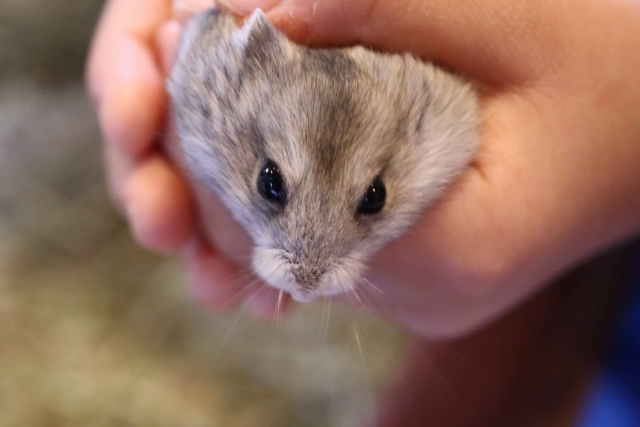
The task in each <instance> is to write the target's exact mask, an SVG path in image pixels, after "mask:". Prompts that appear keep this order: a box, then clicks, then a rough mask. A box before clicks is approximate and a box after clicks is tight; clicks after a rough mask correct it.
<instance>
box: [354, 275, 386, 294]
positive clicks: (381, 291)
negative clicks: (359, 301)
mask: <svg viewBox="0 0 640 427" xmlns="http://www.w3.org/2000/svg"><path fill="white" fill-rule="evenodd" d="M360 278H361V279H362V280H364V282H365V284H367V285H369V286H370V287H372V288H373V289H375V290H376V291H378V292H379V293H380V294H381V295H384V291H383V290H382V289H380V288H379V287H377V286H376V285H374V284H373V283H371V281H369V279H367V278H366V277H364V276H360Z"/></svg>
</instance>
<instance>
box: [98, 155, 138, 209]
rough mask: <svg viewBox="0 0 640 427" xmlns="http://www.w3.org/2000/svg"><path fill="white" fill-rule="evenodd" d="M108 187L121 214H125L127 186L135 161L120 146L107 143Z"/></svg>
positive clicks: (105, 156) (105, 157)
mask: <svg viewBox="0 0 640 427" xmlns="http://www.w3.org/2000/svg"><path fill="white" fill-rule="evenodd" d="M104 159H105V164H106V174H107V188H108V190H109V195H110V196H111V200H112V201H113V203H114V205H115V206H116V208H118V210H119V211H120V213H121V214H125V191H124V189H125V187H126V183H127V181H128V179H129V177H130V176H131V174H132V173H133V171H134V168H135V161H134V160H133V158H132V157H131V156H128V155H126V154H124V153H123V152H122V151H121V150H120V149H119V147H117V146H115V145H112V144H106V145H105V147H104Z"/></svg>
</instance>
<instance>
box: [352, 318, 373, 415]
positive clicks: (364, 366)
mask: <svg viewBox="0 0 640 427" xmlns="http://www.w3.org/2000/svg"><path fill="white" fill-rule="evenodd" d="M351 323H352V325H353V332H354V335H355V337H356V343H357V344H358V351H359V352H360V361H361V362H362V370H363V372H364V377H365V381H366V384H367V389H368V390H369V397H370V400H371V401H370V404H371V410H372V413H375V411H376V402H375V396H374V393H373V385H372V384H371V375H370V374H369V370H368V369H367V362H366V359H365V357H364V349H363V347H362V338H361V334H360V328H359V327H358V324H357V322H356V321H355V320H353V317H352V319H351Z"/></svg>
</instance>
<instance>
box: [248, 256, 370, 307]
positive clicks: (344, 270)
mask: <svg viewBox="0 0 640 427" xmlns="http://www.w3.org/2000/svg"><path fill="white" fill-rule="evenodd" d="M252 264H253V269H254V271H255V272H256V274H257V275H258V276H259V277H261V278H262V279H263V280H264V281H265V282H266V283H267V284H268V285H270V286H271V287H273V288H276V289H281V290H284V291H286V292H288V293H289V294H291V297H292V298H293V299H294V300H295V301H298V302H311V301H313V300H315V299H317V298H319V297H331V296H336V295H341V294H346V293H350V292H355V285H356V283H355V281H356V280H357V279H356V278H358V277H361V271H362V268H363V264H362V262H361V261H360V260H359V259H357V258H355V257H346V258H344V259H343V260H342V262H340V263H338V264H337V265H336V266H334V267H333V268H331V269H330V270H329V271H322V270H320V269H318V268H309V267H307V268H306V269H305V272H306V273H305V274H306V275H305V274H301V273H300V272H296V268H297V267H299V266H298V265H296V264H293V263H291V261H290V260H289V255H288V254H287V253H286V252H285V251H283V250H281V249H273V248H265V247H259V246H258V247H256V248H255V249H254V253H253V260H252ZM307 273H308V274H307ZM300 279H302V280H300Z"/></svg>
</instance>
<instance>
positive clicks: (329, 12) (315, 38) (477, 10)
mask: <svg viewBox="0 0 640 427" xmlns="http://www.w3.org/2000/svg"><path fill="white" fill-rule="evenodd" d="M219 2H220V3H223V4H224V5H225V6H226V7H228V8H229V9H231V10H233V11H234V12H237V13H240V14H247V13H249V12H250V11H252V10H253V9H254V8H256V7H261V8H263V9H265V10H270V13H269V17H270V19H271V20H272V21H273V22H274V23H275V24H276V25H278V26H279V27H281V28H283V29H284V30H285V31H286V32H287V33H288V34H289V36H291V37H292V38H294V39H296V40H298V41H302V42H305V43H310V44H320V45H344V44H352V43H360V44H364V45H370V46H373V47H375V48H378V49H381V50H388V51H409V52H413V53H416V54H418V55H419V56H421V57H423V58H426V59H430V60H433V61H436V62H438V63H441V64H444V65H446V66H449V67H451V68H453V69H455V70H456V71H458V72H461V73H463V74H466V75H467V76H469V77H474V78H479V79H482V80H483V81H486V82H489V83H494V84H497V83H503V84H504V83H518V82H523V81H525V80H527V79H529V78H533V77H535V76H537V75H538V74H539V73H540V72H541V71H542V70H544V69H545V67H546V66H547V65H548V61H547V60H546V59H547V52H546V51H545V50H543V49H542V47H541V46H544V45H545V44H546V45H551V46H554V45H556V43H543V42H542V41H543V40H544V41H552V40H554V37H555V34H556V31H557V30H558V29H559V26H558V25H556V23H557V22H560V21H561V20H560V19H549V17H552V18H555V15H557V13H555V15H554V13H548V11H547V10H545V6H546V5H547V4H548V3H549V2H542V1H528V2H524V1H518V2H514V1H512V0H492V1H486V0H461V1H456V2H444V1H414V0H348V1H346V0H326V1H321V2H319V1H315V0H289V1H282V0H220V1H219ZM547 9H548V7H547ZM514 58H517V59H518V60H517V61H515V60H514Z"/></svg>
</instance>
